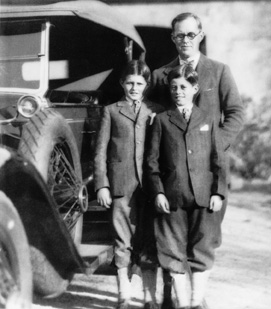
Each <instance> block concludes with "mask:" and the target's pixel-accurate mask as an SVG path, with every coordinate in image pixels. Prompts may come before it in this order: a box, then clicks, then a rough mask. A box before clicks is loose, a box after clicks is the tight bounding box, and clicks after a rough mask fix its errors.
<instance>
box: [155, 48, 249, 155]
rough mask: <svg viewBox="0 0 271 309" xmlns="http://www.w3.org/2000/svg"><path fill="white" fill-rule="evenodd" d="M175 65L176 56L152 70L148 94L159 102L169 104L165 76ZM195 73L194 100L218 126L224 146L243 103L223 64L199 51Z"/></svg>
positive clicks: (231, 137) (233, 133)
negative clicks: (195, 95)
mask: <svg viewBox="0 0 271 309" xmlns="http://www.w3.org/2000/svg"><path fill="white" fill-rule="evenodd" d="M178 65H179V58H176V59H175V60H173V61H172V62H170V63H169V64H167V65H165V66H163V67H161V68H159V69H157V70H154V72H153V74H152V75H153V76H152V79H153V80H152V81H153V88H152V90H151V96H150V97H151V98H152V99H153V100H155V101H156V102H157V103H160V104H161V105H164V106H166V105H169V103H170V96H169V89H168V85H167V76H168V73H169V72H170V71H171V70H172V68H174V67H176V66H178ZM196 71H197V73H198V77H199V87H200V90H199V93H198V96H197V97H196V99H195V104H196V105H197V106H198V107H200V108H201V109H202V110H204V111H206V112H207V113H208V114H209V115H212V116H213V119H214V121H215V123H216V124H217V125H219V126H220V128H221V136H222V140H223V146H224V149H225V150H226V149H228V148H229V147H230V145H231V144H232V143H233V142H234V140H235V138H236V136H237V134H238V132H239V131H240V129H241V127H242V124H243V113H244V111H243V104H242V101H241V98H240V95H239V93H238V89H237V86H236V84H235V81H234V79H233V77H232V74H231V72H230V69H229V67H228V66H227V65H225V64H223V63H220V62H217V61H214V60H211V59H209V58H207V57H206V56H204V55H203V54H201V55H200V59H199V63H198V65H197V67H196Z"/></svg>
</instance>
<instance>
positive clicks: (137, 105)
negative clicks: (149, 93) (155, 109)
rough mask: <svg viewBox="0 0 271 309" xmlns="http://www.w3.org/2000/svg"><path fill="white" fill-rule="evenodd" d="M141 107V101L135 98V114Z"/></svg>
mask: <svg viewBox="0 0 271 309" xmlns="http://www.w3.org/2000/svg"><path fill="white" fill-rule="evenodd" d="M140 107H141V101H138V100H135V101H134V111H135V114H137V113H138V112H139V110H140Z"/></svg>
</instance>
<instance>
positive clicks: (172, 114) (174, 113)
mask: <svg viewBox="0 0 271 309" xmlns="http://www.w3.org/2000/svg"><path fill="white" fill-rule="evenodd" d="M168 115H169V121H170V122H171V123H173V124H175V125H176V126H177V127H178V128H180V129H181V130H183V131H185V130H186V128H187V122H186V121H185V120H184V118H183V117H182V115H181V113H180V111H179V110H178V108H177V107H173V108H172V109H170V110H168Z"/></svg>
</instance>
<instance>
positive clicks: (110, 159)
mask: <svg viewBox="0 0 271 309" xmlns="http://www.w3.org/2000/svg"><path fill="white" fill-rule="evenodd" d="M162 110H163V107H162V106H160V105H157V104H155V103H152V102H150V101H143V102H142V104H141V108H140V111H139V113H138V116H136V114H135V113H134V111H133V107H132V106H130V105H129V103H128V102H127V101H125V100H123V101H119V102H117V103H114V104H111V105H109V106H105V107H104V110H103V117H102V120H101V126H100V130H99V133H98V138H97V145H96V151H95V158H94V183H95V191H97V190H99V189H100V188H103V187H109V188H110V191H111V194H112V196H124V195H125V193H126V192H127V190H126V188H127V185H128V183H129V181H131V177H137V180H138V181H139V184H140V185H142V174H143V168H142V164H143V156H144V146H145V138H146V133H147V132H146V131H148V127H149V126H150V124H151V122H152V121H153V119H152V116H154V115H155V114H154V113H158V112H161V111H162Z"/></svg>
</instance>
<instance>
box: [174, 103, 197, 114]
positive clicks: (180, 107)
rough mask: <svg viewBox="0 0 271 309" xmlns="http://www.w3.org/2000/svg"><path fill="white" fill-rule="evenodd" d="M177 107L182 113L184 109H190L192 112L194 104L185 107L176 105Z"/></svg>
mask: <svg viewBox="0 0 271 309" xmlns="http://www.w3.org/2000/svg"><path fill="white" fill-rule="evenodd" d="M176 106H177V108H178V110H179V111H180V112H181V113H182V112H183V110H184V109H188V110H189V111H190V112H191V111H192V108H193V106H194V104H193V103H191V104H189V105H185V106H178V105H176Z"/></svg>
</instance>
